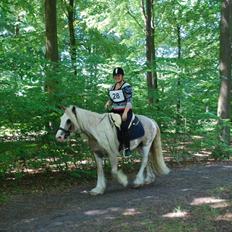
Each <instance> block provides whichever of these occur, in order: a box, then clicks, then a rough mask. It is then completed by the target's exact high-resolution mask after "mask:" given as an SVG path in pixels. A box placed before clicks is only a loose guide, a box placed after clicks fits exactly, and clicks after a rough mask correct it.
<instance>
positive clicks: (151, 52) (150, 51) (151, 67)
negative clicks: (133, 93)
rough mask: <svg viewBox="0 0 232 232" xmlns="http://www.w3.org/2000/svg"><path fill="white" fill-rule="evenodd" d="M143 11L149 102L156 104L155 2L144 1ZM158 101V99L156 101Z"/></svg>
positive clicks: (150, 0) (151, 0)
mask: <svg viewBox="0 0 232 232" xmlns="http://www.w3.org/2000/svg"><path fill="white" fill-rule="evenodd" d="M142 9H143V14H144V18H145V24H146V60H147V67H148V71H147V87H148V100H149V103H150V104H153V103H154V93H155V91H156V90H157V87H158V86H157V73H156V60H155V39H154V35H155V28H154V17H153V13H154V12H153V0H145V2H144V0H142ZM156 101H158V99H156Z"/></svg>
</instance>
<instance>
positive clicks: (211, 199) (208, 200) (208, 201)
mask: <svg viewBox="0 0 232 232" xmlns="http://www.w3.org/2000/svg"><path fill="white" fill-rule="evenodd" d="M225 201H226V200H224V199H218V198H214V197H200V198H195V199H194V200H193V201H192V202H191V204H190V205H204V204H214V203H221V202H225Z"/></svg>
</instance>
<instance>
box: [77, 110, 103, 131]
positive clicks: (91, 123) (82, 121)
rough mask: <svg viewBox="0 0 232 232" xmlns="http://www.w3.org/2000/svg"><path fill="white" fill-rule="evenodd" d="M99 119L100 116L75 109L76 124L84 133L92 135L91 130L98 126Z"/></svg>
mask: <svg viewBox="0 0 232 232" xmlns="http://www.w3.org/2000/svg"><path fill="white" fill-rule="evenodd" d="M101 118H102V115H101V114H98V113H95V112H91V111H88V110H84V109H81V108H77V119H78V123H79V125H80V127H81V130H82V131H83V132H84V133H87V134H89V133H92V131H93V129H95V128H96V127H97V125H98V124H99V121H100V120H101Z"/></svg>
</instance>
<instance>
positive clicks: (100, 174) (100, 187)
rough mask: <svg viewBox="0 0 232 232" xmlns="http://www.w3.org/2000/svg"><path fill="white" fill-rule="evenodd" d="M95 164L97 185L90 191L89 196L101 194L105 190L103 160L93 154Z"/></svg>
mask: <svg viewBox="0 0 232 232" xmlns="http://www.w3.org/2000/svg"><path fill="white" fill-rule="evenodd" d="M94 156H95V159H96V164H97V185H96V187H95V188H93V189H92V190H91V191H90V194H91V195H99V194H103V193H104V191H105V188H106V181H105V175H104V170H103V159H102V158H100V157H99V156H98V155H97V154H96V153H94Z"/></svg>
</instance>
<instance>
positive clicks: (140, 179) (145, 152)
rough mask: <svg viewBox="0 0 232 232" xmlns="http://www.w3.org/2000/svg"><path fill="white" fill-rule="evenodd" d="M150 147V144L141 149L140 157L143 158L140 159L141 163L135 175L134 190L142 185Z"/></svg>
mask: <svg viewBox="0 0 232 232" xmlns="http://www.w3.org/2000/svg"><path fill="white" fill-rule="evenodd" d="M150 147H151V144H149V145H147V146H143V147H142V156H143V157H142V162H141V166H140V169H139V172H138V173H137V175H136V179H135V180H134V187H135V188H137V187H140V186H142V185H143V184H144V169H145V168H146V166H147V162H148V155H149V151H150Z"/></svg>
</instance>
